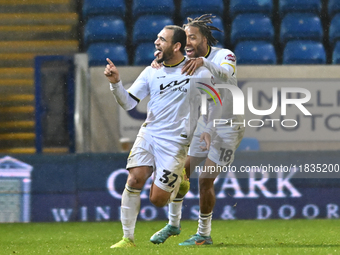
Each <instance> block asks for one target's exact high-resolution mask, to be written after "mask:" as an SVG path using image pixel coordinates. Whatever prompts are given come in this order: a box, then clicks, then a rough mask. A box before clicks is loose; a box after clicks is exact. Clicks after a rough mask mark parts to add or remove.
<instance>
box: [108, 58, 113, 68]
mask: <svg viewBox="0 0 340 255" xmlns="http://www.w3.org/2000/svg"><path fill="white" fill-rule="evenodd" d="M106 61H107V62H108V63H109V64H110V66H114V64H113V62H112V61H111V60H110V59H109V58H106Z"/></svg>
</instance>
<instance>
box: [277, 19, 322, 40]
mask: <svg viewBox="0 0 340 255" xmlns="http://www.w3.org/2000/svg"><path fill="white" fill-rule="evenodd" d="M322 39H323V29H322V25H321V21H320V18H319V17H318V16H316V15H314V14H307V13H289V14H287V15H286V16H285V17H284V18H283V20H282V22H281V29H280V43H281V44H285V43H286V42H287V41H290V40H313V41H320V42H321V41H322Z"/></svg>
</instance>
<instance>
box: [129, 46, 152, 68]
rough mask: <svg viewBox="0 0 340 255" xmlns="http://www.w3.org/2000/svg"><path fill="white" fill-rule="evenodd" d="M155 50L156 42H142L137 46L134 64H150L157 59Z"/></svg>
mask: <svg viewBox="0 0 340 255" xmlns="http://www.w3.org/2000/svg"><path fill="white" fill-rule="evenodd" d="M154 52H155V44H154V43H141V44H139V45H138V46H137V47H136V50H135V58H134V61H133V64H134V65H135V66H149V65H150V64H151V62H152V61H153V60H154V59H155V57H154V55H153V53H154Z"/></svg>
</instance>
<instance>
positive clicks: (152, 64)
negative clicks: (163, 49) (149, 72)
mask: <svg viewBox="0 0 340 255" xmlns="http://www.w3.org/2000/svg"><path fill="white" fill-rule="evenodd" d="M162 66H163V64H162V63H158V62H157V61H156V59H154V60H153V61H152V63H151V67H152V68H155V69H159V68H161V67H162Z"/></svg>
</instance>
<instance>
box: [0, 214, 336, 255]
mask: <svg viewBox="0 0 340 255" xmlns="http://www.w3.org/2000/svg"><path fill="white" fill-rule="evenodd" d="M165 223H166V222H165V221H152V222H145V221H144V222H137V226H136V233H135V243H136V245H137V246H136V247H134V248H129V249H126V248H125V249H110V246H111V245H112V244H114V243H115V242H117V241H119V240H120V239H121V237H122V228H121V224H120V222H84V223H80V222H73V223H26V224H25V223H23V224H22V223H12V224H0V254H1V255H3V254H6V255H10V254H11V255H13V254H25V255H31V254H44V255H46V254H58V255H60V254H72V255H74V254H129V255H134V254H138V255H144V254H175V255H180V254H186V255H190V254H209V255H216V254H233V255H234V254H236V255H242V254H261V255H262V254H289V255H295V254H298V255H299V254H327V255H329V254H340V239H339V236H340V221H339V220H288V221H285V220H264V221H256V220H235V221H221V220H213V223H212V238H213V241H214V244H213V245H208V246H199V247H182V246H179V245H178V243H179V242H182V241H184V240H185V239H187V238H188V237H189V236H190V235H192V234H195V232H196V229H197V221H182V233H181V234H180V235H179V236H177V237H171V238H169V239H168V240H167V241H166V242H165V243H164V244H161V245H155V244H152V243H151V242H150V241H149V238H150V236H151V235H152V234H153V233H154V232H156V231H157V230H159V229H160V228H162V227H163V226H164V225H165Z"/></svg>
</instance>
